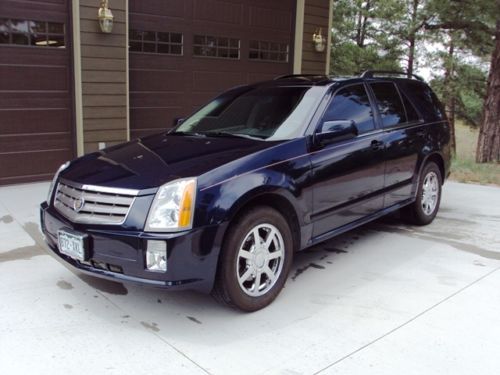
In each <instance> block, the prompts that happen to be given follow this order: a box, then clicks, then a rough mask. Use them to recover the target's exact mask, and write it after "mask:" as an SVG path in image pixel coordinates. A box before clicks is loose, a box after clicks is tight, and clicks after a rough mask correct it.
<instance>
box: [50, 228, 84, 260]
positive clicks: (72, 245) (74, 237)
mask: <svg viewBox="0 0 500 375" xmlns="http://www.w3.org/2000/svg"><path fill="white" fill-rule="evenodd" d="M86 237H87V235H85V234H78V233H71V232H68V231H67V230H64V229H60V230H59V231H58V232H57V239H58V243H59V251H60V252H61V253H62V254H65V255H67V256H69V257H71V258H73V259H78V260H86V258H87V254H86V251H85V242H86V241H85V239H86Z"/></svg>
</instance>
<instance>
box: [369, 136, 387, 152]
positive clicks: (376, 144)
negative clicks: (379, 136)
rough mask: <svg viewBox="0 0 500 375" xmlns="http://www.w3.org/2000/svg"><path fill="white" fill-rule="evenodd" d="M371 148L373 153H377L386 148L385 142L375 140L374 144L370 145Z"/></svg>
mask: <svg viewBox="0 0 500 375" xmlns="http://www.w3.org/2000/svg"><path fill="white" fill-rule="evenodd" d="M370 146H371V148H372V150H373V151H377V150H380V149H381V148H383V147H384V142H382V141H378V140H376V139H374V140H373V141H372V143H370Z"/></svg>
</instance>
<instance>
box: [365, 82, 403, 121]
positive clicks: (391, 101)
mask: <svg viewBox="0 0 500 375" xmlns="http://www.w3.org/2000/svg"><path fill="white" fill-rule="evenodd" d="M370 86H371V88H372V89H373V93H374V94H375V98H376V99H377V107H378V110H379V112H380V117H381V118H382V126H383V127H384V128H387V127H389V126H394V125H398V124H403V123H405V122H406V114H405V110H404V107H403V103H402V102H401V97H400V96H399V92H398V90H397V89H396V86H394V84H393V83H391V82H379V83H372V84H371V85H370Z"/></svg>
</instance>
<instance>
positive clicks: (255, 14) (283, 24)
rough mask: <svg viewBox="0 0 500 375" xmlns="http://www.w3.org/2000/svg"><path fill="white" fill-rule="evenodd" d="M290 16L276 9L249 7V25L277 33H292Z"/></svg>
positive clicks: (288, 13)
mask: <svg viewBox="0 0 500 375" xmlns="http://www.w3.org/2000/svg"><path fill="white" fill-rule="evenodd" d="M292 20H293V18H292V14H290V12H287V11H279V10H276V9H269V8H259V7H250V16H249V25H250V26H251V27H257V28H267V29H272V30H279V31H286V32H291V31H292Z"/></svg>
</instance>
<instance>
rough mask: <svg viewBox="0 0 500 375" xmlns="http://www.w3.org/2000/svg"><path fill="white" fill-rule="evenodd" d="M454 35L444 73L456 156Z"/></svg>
mask: <svg viewBox="0 0 500 375" xmlns="http://www.w3.org/2000/svg"><path fill="white" fill-rule="evenodd" d="M453 38H454V35H453V33H451V35H450V45H449V47H448V61H447V62H446V64H445V66H446V69H445V71H444V87H445V91H444V93H445V98H444V102H445V107H446V112H447V114H448V121H449V123H450V147H451V152H452V154H453V155H456V152H457V146H456V142H455V104H456V103H455V90H454V89H453V87H454V85H453V83H452V81H453V74H454V65H455V64H454V58H455V42H454V40H453Z"/></svg>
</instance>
